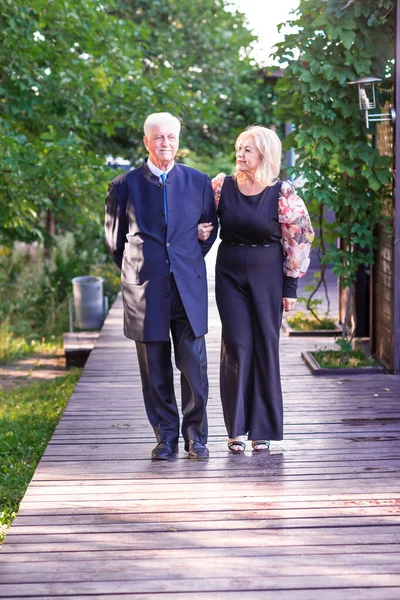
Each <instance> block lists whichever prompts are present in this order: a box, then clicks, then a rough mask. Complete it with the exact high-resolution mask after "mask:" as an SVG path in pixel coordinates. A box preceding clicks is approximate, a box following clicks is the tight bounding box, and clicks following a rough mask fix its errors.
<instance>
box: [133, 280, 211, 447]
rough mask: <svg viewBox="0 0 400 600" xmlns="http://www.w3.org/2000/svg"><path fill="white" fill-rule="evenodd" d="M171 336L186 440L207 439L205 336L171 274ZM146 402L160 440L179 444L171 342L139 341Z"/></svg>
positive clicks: (147, 410)
mask: <svg viewBox="0 0 400 600" xmlns="http://www.w3.org/2000/svg"><path fill="white" fill-rule="evenodd" d="M170 299H171V324H170V327H171V336H172V341H173V344H174V352H175V364H176V367H177V368H178V369H179V371H180V372H181V395H182V435H183V438H184V440H185V442H186V444H185V449H186V450H187V449H188V448H187V442H189V440H197V441H199V442H201V443H203V444H205V443H206V442H207V434H208V428H207V413H206V405H207V398H208V379H207V355H206V346H205V340H204V336H200V337H195V336H194V333H193V330H192V328H191V326H190V323H189V321H188V318H187V315H186V312H185V309H184V307H183V304H182V301H181V298H180V295H179V292H178V288H177V287H176V283H175V279H174V277H173V275H171V296H170ZM136 349H137V355H138V360H139V367H140V375H141V378H142V388H143V397H144V404H145V408H146V413H147V416H148V419H149V421H150V423H151V425H152V426H153V429H154V432H155V434H156V438H157V442H165V441H167V442H170V443H171V444H172V445H176V444H177V443H178V439H179V421H180V419H179V410H178V406H177V403H176V398H175V391H174V382H173V368H172V362H171V341H167V342H136Z"/></svg>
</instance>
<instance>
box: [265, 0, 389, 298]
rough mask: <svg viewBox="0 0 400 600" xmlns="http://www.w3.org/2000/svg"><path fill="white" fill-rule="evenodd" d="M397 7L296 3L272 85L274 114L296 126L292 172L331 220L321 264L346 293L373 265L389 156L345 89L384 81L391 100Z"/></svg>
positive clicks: (372, 2) (357, 0) (372, 1)
mask: <svg viewBox="0 0 400 600" xmlns="http://www.w3.org/2000/svg"><path fill="white" fill-rule="evenodd" d="M394 6H395V3H394V1H393V0H379V1H378V2H376V0H367V1H361V0H354V1H353V2H347V3H346V2H343V0H329V1H328V2H325V1H323V0H301V2H300V4H299V7H298V10H297V12H296V18H295V20H294V21H293V24H295V25H296V26H297V27H298V30H297V31H296V33H291V34H290V35H288V36H286V38H285V40H284V41H283V42H282V43H280V44H279V46H278V53H277V55H278V57H279V59H280V61H281V62H282V63H285V62H286V63H287V67H286V69H285V74H284V77H283V78H282V79H281V80H280V81H279V82H278V84H277V89H278V93H279V102H278V106H277V110H276V114H277V116H278V117H279V118H280V119H281V120H289V121H292V122H293V124H294V132H293V133H292V134H291V136H290V139H289V140H288V141H287V144H288V145H292V146H293V147H294V148H295V151H296V154H297V155H298V159H297V161H296V171H298V172H300V173H301V174H302V175H303V176H304V178H305V184H304V186H303V195H304V197H305V198H306V200H307V203H308V207H309V208H310V211H311V213H312V215H313V216H314V219H315V221H316V222H318V221H319V215H320V207H321V205H325V206H326V207H327V208H328V209H330V210H332V211H334V213H335V215H336V222H335V223H334V224H333V225H330V226H325V225H324V228H323V229H324V240H323V242H321V237H320V238H319V242H317V244H318V243H319V245H320V246H321V243H326V255H325V256H324V257H323V260H324V261H325V262H328V263H330V264H331V265H332V270H333V271H334V272H335V273H336V274H337V275H338V276H339V277H340V279H341V283H342V285H343V286H344V287H349V286H351V285H352V284H353V283H354V281H355V277H356V273H357V269H358V267H359V265H361V264H364V265H369V264H371V262H372V260H373V247H374V239H373V227H374V224H375V223H376V222H377V221H378V219H379V218H380V214H381V201H382V198H383V197H384V196H387V195H388V193H390V190H389V188H388V186H389V184H390V183H391V178H392V174H391V170H390V166H391V161H390V158H389V157H381V156H379V154H378V152H377V150H375V149H374V148H373V147H372V146H371V144H370V137H369V136H368V130H366V128H365V123H364V121H363V120H362V116H361V114H360V110H359V107H358V103H357V99H356V95H355V89H354V87H353V86H348V85H347V83H348V82H349V81H353V80H354V79H356V78H358V77H361V76H363V75H368V74H371V75H375V76H378V77H381V78H383V79H384V81H383V83H382V85H381V87H380V89H379V94H378V100H379V102H380V103H381V104H382V103H383V102H384V101H385V100H386V99H388V98H390V88H391V79H390V77H391V70H392V59H393V56H394V47H393V42H394V10H393V9H394ZM296 52H297V53H298V55H296V56H295V53H296ZM338 237H339V238H340V239H341V240H342V243H341V246H340V248H337V246H336V239H337V238H338Z"/></svg>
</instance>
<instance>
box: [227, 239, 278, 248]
mask: <svg viewBox="0 0 400 600" xmlns="http://www.w3.org/2000/svg"><path fill="white" fill-rule="evenodd" d="M222 241H223V243H224V244H228V246H251V248H255V247H256V246H264V248H268V246H269V244H250V242H231V241H229V240H222Z"/></svg>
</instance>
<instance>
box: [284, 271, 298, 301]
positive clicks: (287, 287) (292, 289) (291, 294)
mask: <svg viewBox="0 0 400 600" xmlns="http://www.w3.org/2000/svg"><path fill="white" fill-rule="evenodd" d="M298 283H299V278H298V277H289V276H288V275H285V276H284V279H283V293H282V298H297V286H298Z"/></svg>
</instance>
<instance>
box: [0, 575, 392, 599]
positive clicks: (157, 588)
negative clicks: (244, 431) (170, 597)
mask: <svg viewBox="0 0 400 600" xmlns="http://www.w3.org/2000/svg"><path fill="white" fill-rule="evenodd" d="M350 585H351V587H352V588H358V589H364V588H371V587H372V588H386V587H389V588H390V587H398V586H399V585H400V576H399V575H397V574H394V575H391V574H384V575H358V576H357V575H356V574H354V575H352V577H351V584H350ZM299 586H300V587H303V588H304V587H307V588H308V589H313V588H314V589H318V590H319V591H320V593H321V591H322V590H325V589H327V588H328V589H329V588H336V589H341V588H342V589H348V588H349V577H348V575H344V576H343V575H329V576H326V575H321V576H317V575H315V576H313V577H309V576H305V577H302V576H301V575H297V576H295V577H290V576H286V577H282V576H279V575H276V574H275V576H274V577H235V576H232V577H230V578H208V579H200V578H195V579H181V578H178V579H172V580H170V579H164V580H162V581H159V580H157V579H154V578H153V579H150V580H147V581H146V580H135V581H130V580H128V581H120V580H119V581H102V580H99V581H96V582H92V581H79V582H76V581H71V582H66V583H57V582H56V583H52V582H50V583H46V582H42V583H40V584H36V583H27V584H17V585H13V584H3V585H2V586H1V588H0V598H13V597H16V596H20V595H21V593H25V594H30V595H36V596H38V595H42V594H45V595H51V594H52V595H55V596H59V595H60V594H67V595H69V596H74V595H76V594H80V595H82V594H85V593H86V594H100V593H101V594H107V593H108V594H118V593H123V594H138V593H145V594H146V593H153V594H157V593H158V594H160V593H165V592H169V593H176V592H183V591H184V592H186V593H196V592H199V591H210V592H215V591H216V592H218V591H222V592H230V591H238V590H243V591H244V592H247V591H248V590H251V591H256V590H257V591H259V592H261V591H263V592H268V591H270V590H279V589H283V590H285V591H286V592H287V591H288V590H292V589H298V588H299Z"/></svg>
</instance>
